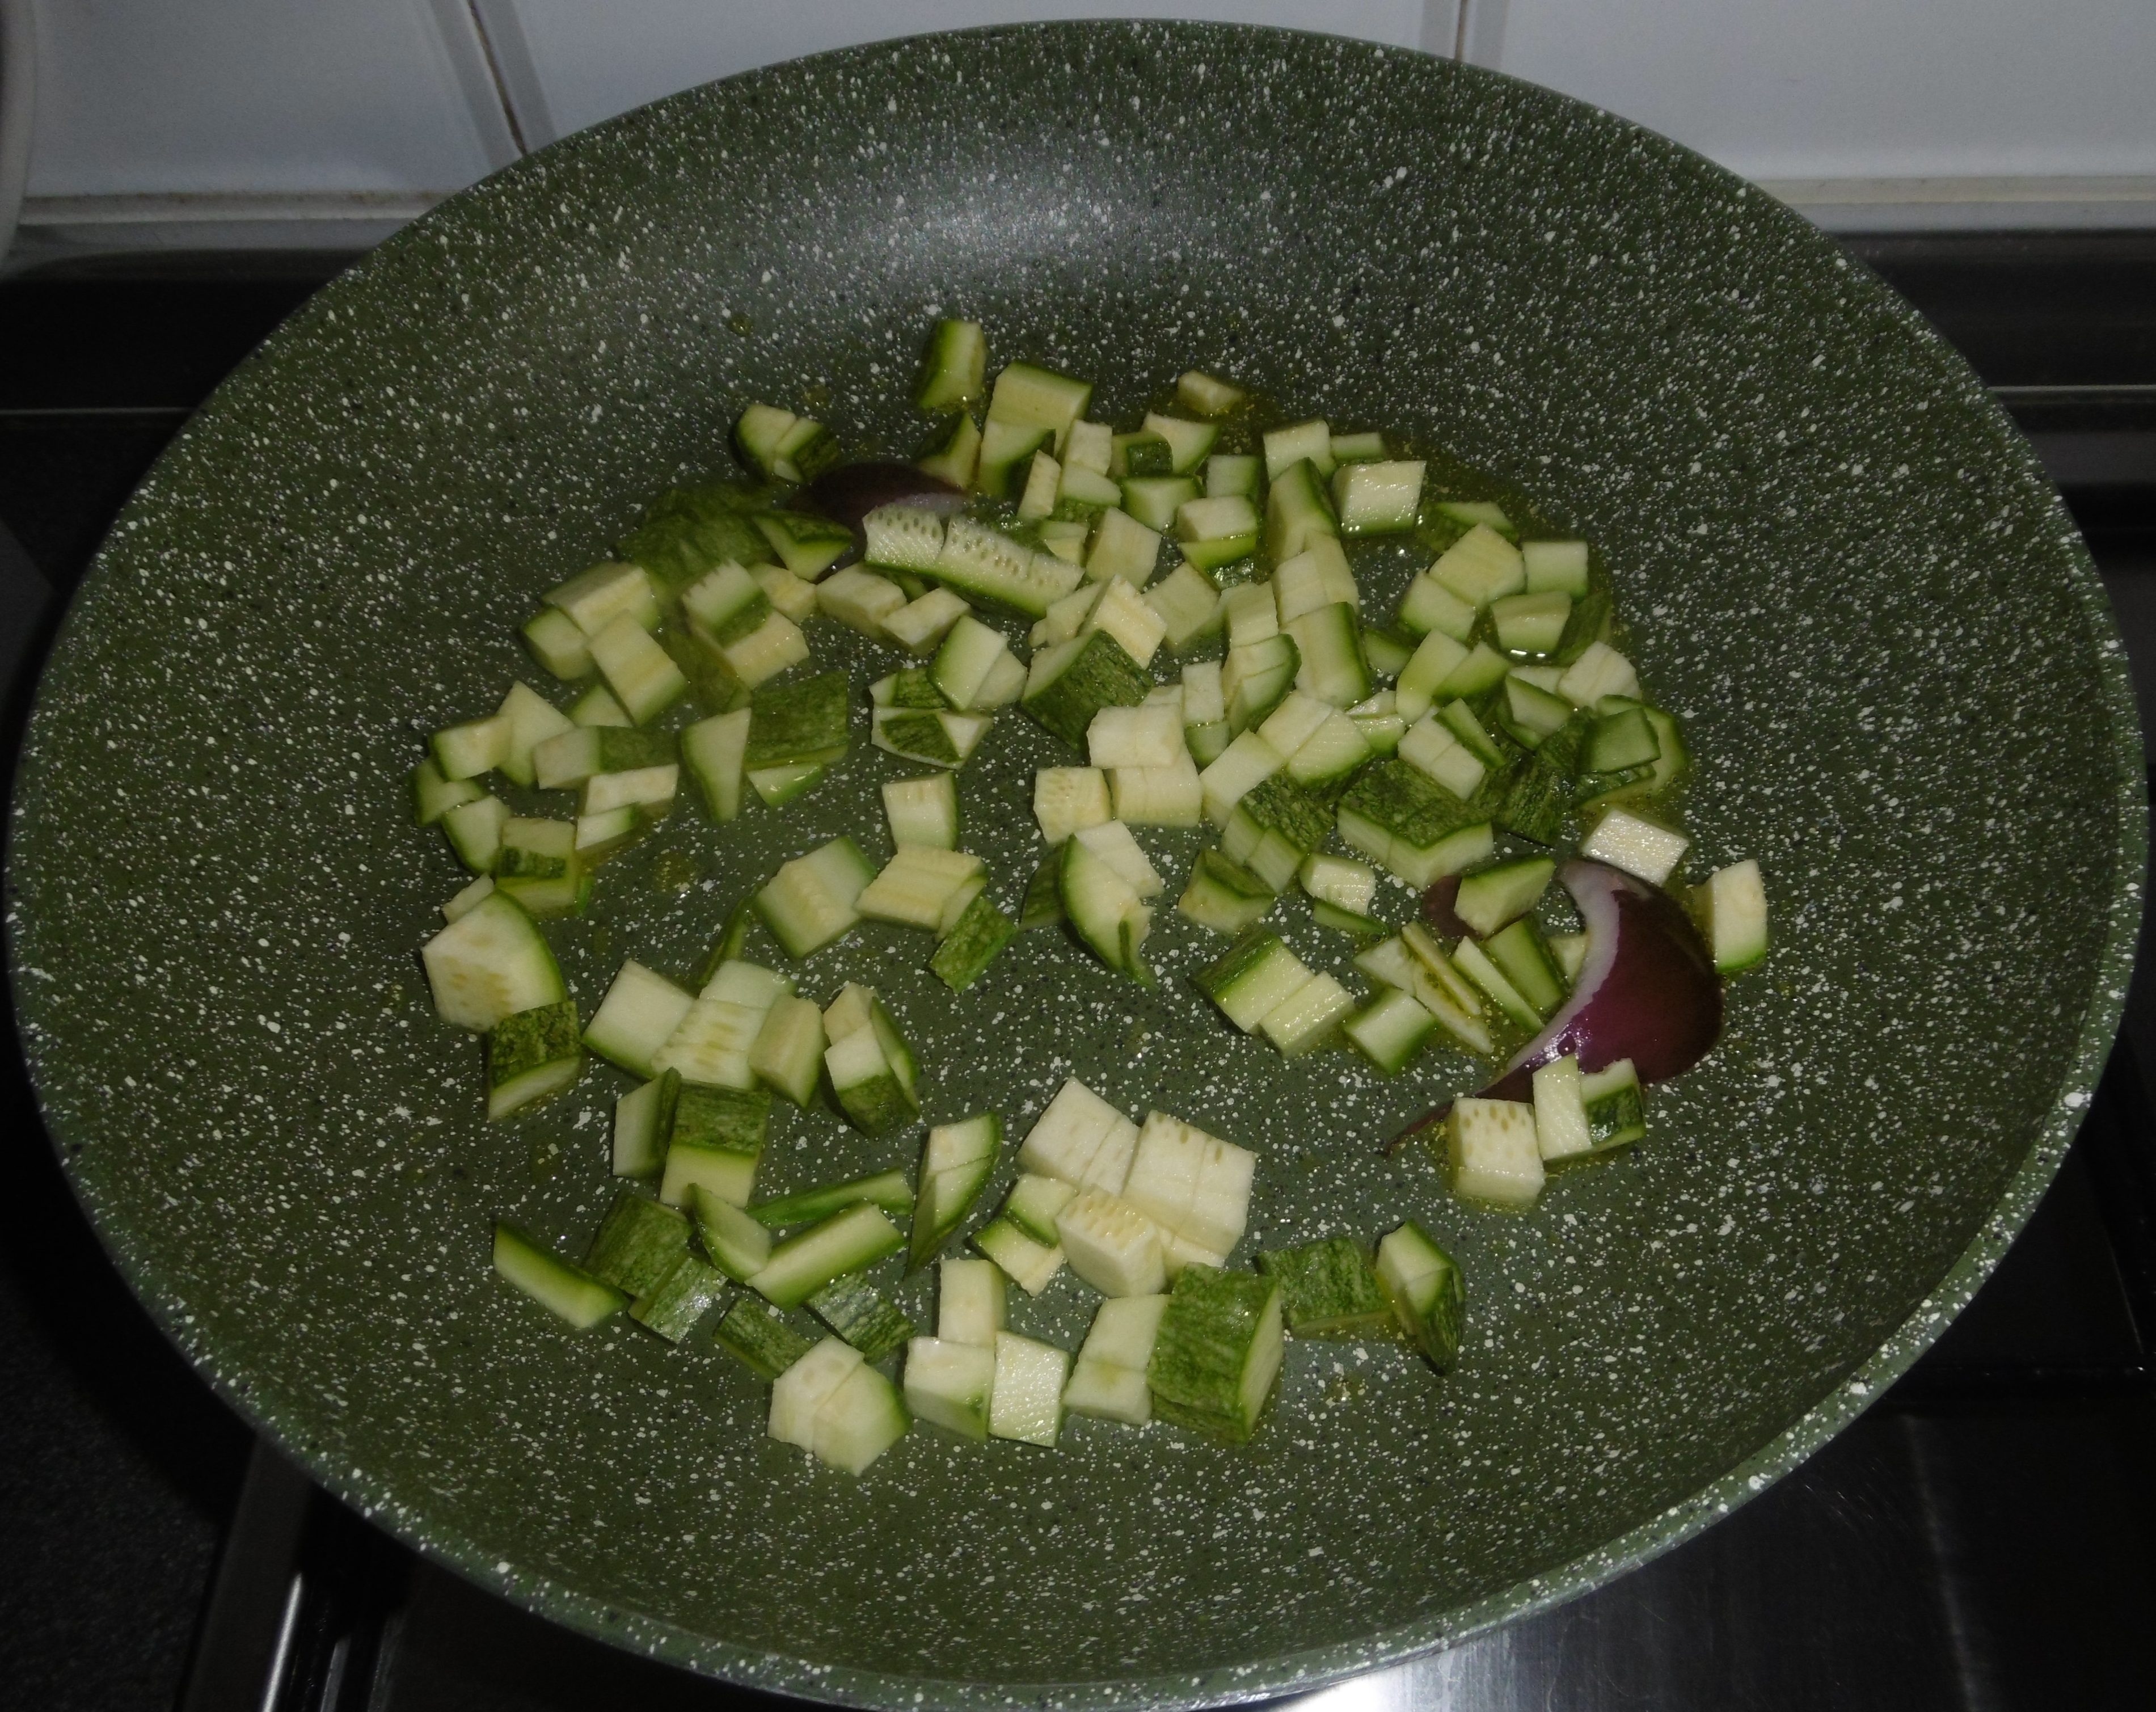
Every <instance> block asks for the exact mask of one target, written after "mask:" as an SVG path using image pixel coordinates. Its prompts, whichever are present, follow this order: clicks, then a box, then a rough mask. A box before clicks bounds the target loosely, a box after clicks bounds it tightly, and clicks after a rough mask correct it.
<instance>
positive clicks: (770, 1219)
mask: <svg viewBox="0 0 2156 1712" xmlns="http://www.w3.org/2000/svg"><path fill="white" fill-rule="evenodd" d="M913 1204H914V1203H913V1191H912V1190H911V1189H909V1188H907V1187H906V1173H905V1172H903V1171H901V1170H897V1169H896V1167H894V1168H893V1169H891V1170H888V1171H876V1172H873V1173H871V1174H870V1175H868V1176H866V1177H850V1178H849V1179H847V1180H846V1181H844V1182H843V1183H819V1184H818V1185H816V1186H815V1187H814V1188H813V1189H797V1190H794V1192H793V1194H791V1195H776V1196H774V1197H773V1198H772V1199H771V1200H760V1201H758V1202H757V1204H756V1205H755V1206H752V1207H751V1208H749V1210H748V1213H749V1216H750V1217H751V1218H752V1219H754V1220H755V1221H757V1223H758V1224H761V1225H767V1226H770V1227H771V1228H772V1229H773V1230H774V1231H778V1230H783V1229H785V1228H786V1227H787V1226H789V1225H806V1224H812V1223H814V1222H815V1221H818V1220H819V1219H827V1218H829V1217H830V1216H831V1215H832V1214H834V1213H839V1212H844V1211H846V1209H847V1208H849V1207H855V1206H874V1207H880V1208H881V1209H882V1210H883V1211H885V1212H887V1213H892V1214H901V1213H906V1212H910V1211H912V1208H913Z"/></svg>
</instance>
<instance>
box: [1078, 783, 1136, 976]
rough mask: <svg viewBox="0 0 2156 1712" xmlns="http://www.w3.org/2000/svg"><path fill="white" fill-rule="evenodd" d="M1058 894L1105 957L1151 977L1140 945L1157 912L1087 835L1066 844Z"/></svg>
mask: <svg viewBox="0 0 2156 1712" xmlns="http://www.w3.org/2000/svg"><path fill="white" fill-rule="evenodd" d="M1107 824H1108V825H1116V824H1118V823H1116V822H1114V821H1110V822H1108V823H1107ZM1085 830H1087V831H1092V830H1097V829H1095V828H1090V827H1089V828H1086V829H1085ZM1056 897H1057V898H1058V900H1059V901H1060V902H1061V904H1062V906H1063V913H1064V917H1065V919H1066V920H1068V921H1069V922H1070V925H1071V927H1072V928H1073V929H1074V930H1075V932H1076V933H1077V935H1078V937H1079V938H1081V939H1082V940H1083V941H1085V943H1086V944H1087V945H1088V946H1090V947H1091V949H1093V951H1094V952H1095V953H1096V954H1097V955H1098V956H1099V957H1100V959H1101V961H1102V962H1103V963H1105V964H1107V965H1108V967H1109V968H1111V969H1117V970H1120V971H1122V973H1123V974H1127V975H1129V976H1131V977H1132V979H1136V980H1139V981H1144V982H1150V980H1151V979H1152V977H1151V974H1150V972H1149V971H1148V970H1147V967H1146V964H1145V961H1144V959H1143V957H1142V955H1141V954H1140V947H1141V946H1142V945H1143V944H1144V943H1145V938H1146V935H1147V933H1148V932H1149V931H1150V930H1151V928H1152V911H1151V910H1149V909H1147V907H1146V906H1145V903H1144V902H1143V901H1142V899H1141V898H1140V897H1139V896H1138V894H1137V888H1136V887H1133V886H1132V884H1131V882H1129V880H1128V879H1127V878H1126V877H1124V876H1123V875H1122V873H1121V872H1119V871H1117V869H1116V866H1115V865H1114V864H1113V863H1111V862H1110V861H1108V860H1107V859H1106V857H1104V856H1100V855H1098V854H1096V852H1095V851H1093V850H1091V848H1089V847H1088V846H1087V845H1086V841H1085V840H1084V838H1083V837H1082V836H1075V835H1074V836H1073V837H1071V838H1070V839H1069V840H1067V841H1065V843H1064V845H1063V854H1062V860H1061V862H1060V866H1059V868H1058V871H1057V875H1056Z"/></svg>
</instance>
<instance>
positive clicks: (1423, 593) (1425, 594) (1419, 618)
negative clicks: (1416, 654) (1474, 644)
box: [1399, 564, 1476, 642]
mask: <svg viewBox="0 0 2156 1712" xmlns="http://www.w3.org/2000/svg"><path fill="white" fill-rule="evenodd" d="M1436 569H1437V567H1436V565H1435V564H1433V565H1432V566H1431V567H1430V569H1429V570H1426V571H1424V573H1422V574H1421V575H1420V576H1419V577H1417V578H1415V579H1414V582H1412V583H1410V584H1408V592H1407V593H1406V594H1404V596H1402V597H1401V599H1400V610H1399V626H1400V628H1401V629H1402V630H1405V631H1407V632H1409V634H1410V635H1417V636H1420V635H1428V634H1429V633H1430V632H1431V631H1433V630H1435V631H1436V632H1438V633H1440V635H1447V636H1450V637H1451V638H1452V639H1453V640H1454V641H1455V642H1465V641H1466V640H1468V639H1469V638H1470V637H1471V636H1472V635H1474V634H1475V623H1476V608H1475V603H1474V602H1473V601H1471V600H1462V599H1460V597H1459V596H1458V595H1457V594H1454V593H1453V592H1452V591H1451V590H1450V589H1448V588H1446V587H1445V584H1442V583H1440V581H1438V579H1437V576H1436Z"/></svg>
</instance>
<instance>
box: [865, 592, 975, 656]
mask: <svg viewBox="0 0 2156 1712" xmlns="http://www.w3.org/2000/svg"><path fill="white" fill-rule="evenodd" d="M970 610H971V609H970V608H969V607H968V606H967V604H966V603H965V602H964V601H963V600H962V599H959V598H958V596H957V595H956V594H952V592H951V591H950V590H949V589H930V590H929V591H928V592H927V594H923V595H921V597H920V598H919V599H916V600H911V601H908V602H907V603H906V604H905V605H904V606H901V608H899V609H898V610H897V611H896V612H894V613H891V614H889V615H888V616H887V617H885V620H884V621H883V628H884V634H885V635H886V636H888V637H890V638H891V640H892V641H894V642H896V643H897V644H898V645H899V646H900V647H901V648H903V649H905V650H906V652H907V653H909V654H913V655H921V656H923V657H926V656H927V655H931V654H933V653H935V652H936V650H937V648H938V647H940V646H941V645H942V641H943V638H944V637H945V636H946V635H948V634H949V632H950V630H951V627H952V625H955V624H957V622H958V620H960V619H962V618H964V617H965V616H966V615H967V614H968V612H969V611H970Z"/></svg>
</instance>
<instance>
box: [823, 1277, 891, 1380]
mask: <svg viewBox="0 0 2156 1712" xmlns="http://www.w3.org/2000/svg"><path fill="white" fill-rule="evenodd" d="M808 1311H809V1312H810V1313H812V1314H814V1315H815V1316H816V1318H817V1319H820V1320H822V1321H823V1322H824V1324H825V1325H827V1326H829V1327H830V1329H832V1330H833V1331H834V1332H836V1333H837V1334H839V1336H840V1337H842V1338H844V1339H845V1340H846V1341H847V1342H848V1343H850V1344H852V1345H853V1346H854V1347H855V1349H856V1350H860V1352H861V1358H862V1360H866V1361H880V1360H883V1358H884V1357H885V1356H886V1355H890V1354H891V1351H892V1350H896V1349H897V1348H898V1347H899V1346H900V1345H901V1344H904V1343H906V1341H907V1340H908V1339H911V1337H912V1336H913V1322H912V1321H911V1320H910V1319H907V1318H906V1315H905V1314H904V1313H903V1312H901V1310H900V1308H898V1307H897V1306H896V1304H895V1303H892V1302H891V1300H890V1299H889V1298H886V1297H885V1295H884V1294H883V1293H881V1292H880V1291H879V1290H878V1289H876V1288H875V1286H874V1285H872V1284H870V1283H869V1282H868V1280H867V1279H865V1278H861V1277H860V1276H859V1275H858V1274H854V1273H849V1274H847V1275H845V1276H844V1277H841V1278H834V1279H832V1280H831V1282H830V1283H828V1284H826V1285H824V1288H822V1289H820V1290H819V1291H817V1292H816V1293H814V1295H812V1296H810V1297H809V1298H808Z"/></svg>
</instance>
